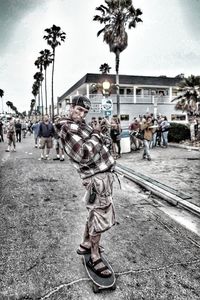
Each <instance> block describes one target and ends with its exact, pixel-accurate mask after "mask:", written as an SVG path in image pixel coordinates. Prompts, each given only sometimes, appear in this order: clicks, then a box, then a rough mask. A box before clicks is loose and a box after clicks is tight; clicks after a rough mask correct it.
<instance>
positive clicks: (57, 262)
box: [0, 137, 200, 300]
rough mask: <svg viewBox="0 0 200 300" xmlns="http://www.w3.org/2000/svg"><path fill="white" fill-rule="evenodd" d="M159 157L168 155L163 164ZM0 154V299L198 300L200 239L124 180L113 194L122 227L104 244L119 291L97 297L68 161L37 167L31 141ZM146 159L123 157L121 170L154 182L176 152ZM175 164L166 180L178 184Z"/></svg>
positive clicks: (82, 216) (107, 236)
mask: <svg viewBox="0 0 200 300" xmlns="http://www.w3.org/2000/svg"><path fill="white" fill-rule="evenodd" d="M161 150H162V151H166V152H165V153H169V154H168V155H165V156H166V159H165V161H164V160H163V153H164V152H161ZM0 151H1V152H0V159H1V182H0V190H1V201H0V211H1V213H0V216H1V227H0V235H1V239H0V247H1V249H2V252H1V259H0V261H1V267H0V270H1V275H0V299H20V300H22V299H51V300H66V299H71V300H77V299H83V300H90V299H91V300H96V299H98V300H101V299H102V300H103V299H105V300H116V299H118V300H133V299H134V300H135V299H137V300H140V299H145V300H150V299H157V300H161V299H164V300H168V299H181V300H185V299H190V300H193V299H194V300H196V299H199V298H200V284H199V280H200V277H199V274H200V238H199V237H198V236H197V235H195V234H193V233H191V232H189V231H187V230H186V229H184V228H182V227H181V226H180V225H178V224H177V223H176V222H174V221H173V220H171V219H170V218H169V217H167V215H165V214H163V213H162V212H161V211H159V210H158V209H157V208H156V207H154V206H152V205H150V204H149V202H148V201H146V199H145V196H144V195H142V194H141V193H139V192H138V190H137V189H135V188H134V186H133V187H131V186H128V185H127V184H126V183H125V182H123V180H122V189H120V188H119V186H118V183H117V181H116V184H115V190H114V200H115V207H116V214H117V224H116V226H114V227H113V228H112V229H111V230H110V231H108V232H106V233H105V234H104V236H103V239H102V245H103V246H104V247H105V254H106V255H107V257H108V259H109V261H110V263H111V265H112V267H113V269H114V271H115V273H116V276H117V289H116V290H115V291H102V292H101V293H100V294H97V295H96V294H93V292H92V289H91V282H90V281H89V280H88V278H87V276H86V274H85V270H84V267H83V265H82V263H81V258H80V257H79V256H78V255H77V254H76V249H77V246H78V245H79V244H80V242H81V237H82V232H83V229H84V222H85V218H86V216H87V213H86V210H85V207H84V203H83V200H82V196H83V194H84V189H83V188H82V187H81V182H80V179H79V177H78V176H77V173H76V171H75V170H74V168H73V167H72V166H71V164H69V162H68V160H66V161H65V162H64V163H61V162H59V161H52V160H50V161H38V157H39V150H38V149H34V148H33V141H32V137H28V138H27V139H25V140H23V144H18V145H17V152H16V153H4V152H3V151H4V148H3V146H2V144H1V145H0ZM53 151H54V155H55V150H53ZM194 153H195V154H194ZM194 153H193V152H186V151H185V152H184V153H183V154H182V157H183V160H184V159H185V160H187V155H188V157H191V155H192V157H195V158H196V157H197V155H198V152H196V151H194ZM141 155H142V154H141V153H137V154H136V153H129V154H124V155H123V156H122V158H121V159H119V162H120V163H124V164H127V166H129V167H134V168H135V170H139V169H140V171H141V168H142V169H143V170H145V172H146V173H148V172H150V171H151V173H154V168H156V171H157V172H158V170H160V173H159V174H158V173H157V175H156V176H160V177H161V176H162V177H163V174H164V173H163V170H164V168H166V165H168V164H169V162H170V160H169V157H171V156H172V149H170V148H169V149H160V150H159V149H156V150H155V151H154V152H152V158H153V159H155V160H152V161H151V162H147V161H144V160H142V159H140V160H139V157H141ZM180 155H181V154H180ZM174 161H175V159H174V160H173V163H171V164H169V168H168V170H167V173H168V174H169V173H170V176H171V180H175V181H177V180H178V179H177V178H176V176H177V174H176V173H174V171H173V165H174ZM179 161H181V162H182V160H180V159H179V160H178V162H177V163H179ZM187 162H188V161H187ZM194 162H196V161H194ZM184 167H185V166H184ZM152 175H155V174H152ZM165 175H166V173H165ZM164 177H165V176H164ZM194 194H195V195H196V194H197V191H196V190H195V191H194ZM8 296H9V297H10V298H8ZM25 296H26V298H25Z"/></svg>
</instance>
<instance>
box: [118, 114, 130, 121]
mask: <svg viewBox="0 0 200 300" xmlns="http://www.w3.org/2000/svg"><path fill="white" fill-rule="evenodd" d="M120 120H121V121H129V115H120Z"/></svg>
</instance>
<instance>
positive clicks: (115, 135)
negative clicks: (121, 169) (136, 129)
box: [110, 117, 122, 159]
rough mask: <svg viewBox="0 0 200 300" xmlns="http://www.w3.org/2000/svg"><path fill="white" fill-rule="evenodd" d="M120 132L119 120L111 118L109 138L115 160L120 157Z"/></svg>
mask: <svg viewBox="0 0 200 300" xmlns="http://www.w3.org/2000/svg"><path fill="white" fill-rule="evenodd" d="M121 132H122V129H121V125H120V121H119V119H118V118H117V117H113V118H112V120H111V129H110V137H111V139H112V149H113V154H114V158H115V159H117V158H120V157H121ZM116 146H117V149H116Z"/></svg>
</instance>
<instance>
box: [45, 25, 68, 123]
mask: <svg viewBox="0 0 200 300" xmlns="http://www.w3.org/2000/svg"><path fill="white" fill-rule="evenodd" d="M45 31H46V33H47V35H44V37H43V38H44V39H45V40H47V44H48V45H49V46H51V48H52V51H53V56H52V59H53V64H52V79H51V109H52V113H51V117H52V120H54V94H53V79H54V67H55V50H56V47H57V46H60V45H61V42H64V41H65V38H66V33H65V32H64V31H62V30H61V28H60V27H59V26H56V25H53V26H52V27H51V28H47V29H45Z"/></svg>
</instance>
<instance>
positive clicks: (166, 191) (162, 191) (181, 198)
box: [115, 163, 200, 217]
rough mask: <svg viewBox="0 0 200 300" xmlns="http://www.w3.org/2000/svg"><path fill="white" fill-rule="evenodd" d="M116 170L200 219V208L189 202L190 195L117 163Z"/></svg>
mask: <svg viewBox="0 0 200 300" xmlns="http://www.w3.org/2000/svg"><path fill="white" fill-rule="evenodd" d="M115 170H116V172H117V173H118V174H120V175H122V176H124V177H125V178H127V179H129V180H130V181H133V182H135V183H137V184H138V185H140V186H142V187H143V188H145V189H146V190H148V191H151V193H152V194H154V195H156V196H158V197H159V198H161V199H164V200H166V201H167V202H169V203H170V204H172V205H174V206H178V207H181V208H184V209H185V210H187V211H189V212H192V213H193V214H195V215H197V216H198V217H200V207H199V206H197V205H194V204H192V203H191V202H189V201H188V200H189V199H191V196H190V195H187V194H185V193H182V192H179V191H177V190H175V189H173V188H171V187H169V186H167V185H165V184H163V183H161V182H159V181H157V180H154V179H152V178H150V177H147V176H145V175H143V174H141V173H138V172H135V171H133V170H132V169H130V168H128V167H125V166H122V165H121V164H119V163H117V165H116V169H115Z"/></svg>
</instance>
